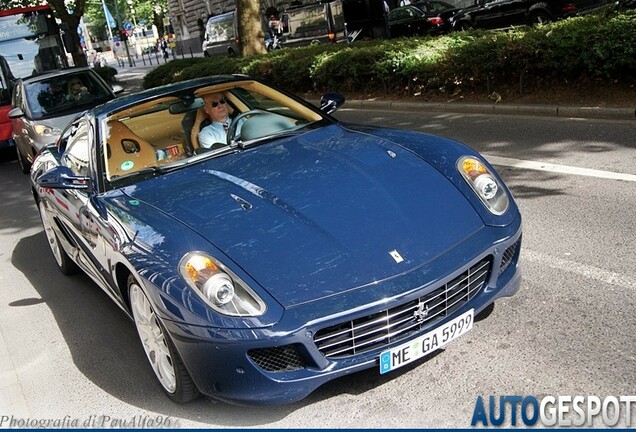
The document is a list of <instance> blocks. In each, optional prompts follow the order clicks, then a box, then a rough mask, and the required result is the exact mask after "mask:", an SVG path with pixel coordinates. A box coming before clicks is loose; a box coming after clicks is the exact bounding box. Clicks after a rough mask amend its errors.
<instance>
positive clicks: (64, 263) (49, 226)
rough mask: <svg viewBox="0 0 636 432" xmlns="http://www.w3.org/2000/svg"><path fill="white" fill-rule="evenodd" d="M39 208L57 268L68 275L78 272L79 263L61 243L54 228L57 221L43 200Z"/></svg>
mask: <svg viewBox="0 0 636 432" xmlns="http://www.w3.org/2000/svg"><path fill="white" fill-rule="evenodd" d="M38 210H39V211H40V219H42V226H43V227H44V234H45V235H46V240H47V243H48V244H49V248H51V253H52V254H53V258H55V263H56V264H57V268H59V269H60V271H61V272H62V274H64V275H66V276H70V275H73V274H75V273H77V272H78V271H79V267H78V266H77V264H75V262H74V261H73V260H72V259H71V257H69V256H68V254H67V253H66V251H65V250H64V248H63V247H62V245H61V244H60V239H59V238H58V237H57V234H56V233H55V230H53V224H54V223H55V222H54V221H53V219H52V217H51V216H50V215H49V214H48V212H47V211H46V207H45V206H44V203H43V202H42V201H41V200H40V201H38Z"/></svg>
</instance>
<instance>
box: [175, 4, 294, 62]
mask: <svg viewBox="0 0 636 432" xmlns="http://www.w3.org/2000/svg"><path fill="white" fill-rule="evenodd" d="M289 5H290V1H288V0H282V1H277V0H261V9H262V11H263V14H265V12H266V11H267V10H268V9H269V8H272V7H273V8H276V9H277V10H279V11H282V10H283V9H284V8H286V7H288V6H289ZM168 8H169V13H170V23H171V24H172V28H173V29H174V32H175V36H176V43H177V48H176V49H177V53H176V54H177V55H181V54H182V53H183V54H184V55H186V56H188V55H190V53H191V52H192V53H200V52H201V44H202V42H203V35H204V34H205V23H206V22H207V20H208V18H209V17H211V16H214V15H219V14H222V13H225V12H230V11H232V10H234V9H236V1H235V0H169V1H168Z"/></svg>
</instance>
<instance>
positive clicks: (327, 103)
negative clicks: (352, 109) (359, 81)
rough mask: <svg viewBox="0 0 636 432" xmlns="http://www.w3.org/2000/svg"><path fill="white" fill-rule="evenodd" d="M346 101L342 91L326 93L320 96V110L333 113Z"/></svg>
mask: <svg viewBox="0 0 636 432" xmlns="http://www.w3.org/2000/svg"><path fill="white" fill-rule="evenodd" d="M344 103H345V97H344V96H343V95H341V94H340V93H325V94H324V95H323V96H322V97H321V98H320V111H322V112H324V113H327V114H331V113H333V112H335V111H336V110H337V109H338V108H340V107H341V106H342V105H344Z"/></svg>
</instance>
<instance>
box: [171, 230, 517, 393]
mask: <svg viewBox="0 0 636 432" xmlns="http://www.w3.org/2000/svg"><path fill="white" fill-rule="evenodd" d="M519 222H520V221H519V220H517V221H515V223H513V224H512V225H511V226H510V227H508V228H507V229H505V230H504V231H505V233H514V234H513V235H512V236H511V237H510V238H508V239H507V240H506V241H504V242H503V243H500V244H499V245H498V246H493V247H491V248H489V249H488V250H485V251H480V252H481V253H478V252H479V251H478V248H477V247H472V246H471V245H475V246H477V245H481V244H483V243H481V242H482V241H484V240H491V239H492V238H493V237H497V236H498V235H501V234H503V233H504V232H502V230H501V229H499V228H484V229H483V230H481V231H480V232H479V233H478V234H477V235H475V236H474V237H473V238H470V239H468V240H467V241H466V242H465V243H463V244H461V245H458V247H457V248H455V249H454V250H452V251H449V254H448V255H446V256H444V257H440V258H439V259H438V260H435V261H434V262H432V263H430V264H429V265H427V266H423V267H422V268H419V269H417V270H415V271H413V272H410V273H408V274H406V275H402V276H400V277H398V278H394V279H392V280H389V281H385V282H383V283H378V284H373V285H371V286H369V287H366V288H367V289H364V290H359V291H356V293H355V294H356V295H355V296H351V293H348V294H347V295H342V296H334V297H330V298H327V299H323V300H319V301H316V302H312V303H309V304H305V305H300V306H298V307H294V308H290V309H288V310H286V311H285V313H284V316H283V317H282V319H281V321H280V322H278V323H277V324H276V326H275V327H272V328H263V329H250V330H240V329H226V330H222V329H214V332H213V333H212V332H210V331H208V330H210V329H207V328H201V327H197V328H194V327H193V326H191V325H185V324H182V323H172V322H170V323H168V325H169V326H170V328H171V331H172V332H174V334H176V335H178V336H177V337H176V343H177V346H178V348H179V351H180V353H181V355H182V356H183V357H184V358H185V359H187V362H188V364H190V365H191V366H192V367H191V369H189V371H190V373H191V375H192V376H193V378H194V379H195V382H196V383H197V385H198V386H199V389H200V390H201V391H202V392H204V393H206V394H210V395H213V396H214V397H215V398H219V399H222V400H225V401H227V402H231V403H241V404H256V405H260V404H286V403H291V402H295V401H297V400H300V399H302V398H304V397H306V396H307V395H308V394H310V393H311V392H312V391H314V390H315V389H316V388H317V387H319V386H320V385H322V384H324V383H325V382H327V381H329V380H331V379H333V378H336V377H339V376H344V375H347V374H350V373H352V372H355V371H359V370H363V369H368V368H378V363H377V358H378V355H379V353H380V350H375V351H371V352H367V353H363V354H360V355H357V356H352V357H349V358H345V359H337V360H333V361H329V360H325V358H324V357H323V356H322V355H321V354H320V353H319V352H318V351H317V349H316V348H315V345H314V343H313V340H312V335H313V334H314V333H315V332H316V331H317V330H319V329H320V328H325V327H328V326H330V325H332V324H335V323H340V322H346V321H349V320H351V319H355V318H358V317H360V316H364V315H366V314H371V313H373V312H374V311H378V310H384V309H387V308H389V307H391V306H392V305H394V304H401V303H405V302H407V301H410V300H412V299H413V298H417V297H418V296H419V295H421V294H422V293H423V292H426V291H427V290H430V289H431V288H432V287H435V286H439V285H440V284H441V283H443V282H445V281H447V280H450V279H452V278H453V276H454V275H456V274H457V271H454V272H453V269H455V268H456V267H455V266H454V263H456V262H457V261H458V260H460V261H461V260H464V259H465V257H466V254H467V251H469V250H470V253H477V255H478V257H481V256H484V255H487V254H493V255H497V254H498V255H499V258H500V254H501V253H502V252H503V250H504V249H505V248H506V247H508V246H509V245H511V244H513V243H515V242H516V241H517V240H518V239H519V236H520V223H519ZM515 229H517V231H516V232H515ZM495 250H498V252H496V251H495ZM517 259H518V252H517V255H516V257H515V259H514V265H513V266H511V267H509V268H508V269H507V270H506V271H505V272H504V273H503V274H502V275H501V276H499V277H497V274H496V272H494V273H493V274H491V277H490V279H489V284H488V286H487V287H486V288H485V289H484V290H483V292H482V293H480V294H479V295H478V296H477V297H476V298H475V299H473V300H472V301H471V303H470V304H469V305H467V306H465V307H463V308H462V309H460V310H459V311H457V314H460V313H463V312H464V311H466V310H468V309H470V308H474V309H475V313H479V312H480V311H481V310H483V309H484V308H485V307H486V306H487V305H489V304H490V303H492V302H493V301H495V300H496V299H497V298H500V297H504V296H512V295H514V294H515V293H516V292H517V290H518V289H519V285H520V279H521V275H520V272H519V271H518V270H517V268H516V264H517ZM476 260H477V259H475V260H472V261H467V265H470V264H471V263H472V262H474V261H476ZM494 268H497V260H495V263H494ZM444 275H446V276H445V277H444ZM427 280H430V281H431V282H429V283H427V284H426V285H425V286H423V287H422V286H420V287H418V284H419V283H420V282H423V281H427ZM409 286H413V287H418V289H417V290H414V291H412V292H407V294H401V293H404V292H405V287H409ZM356 308H357V309H358V311H357V312H356V311H355V309H356ZM449 319H452V317H450V318H448V319H446V320H444V321H447V320H449ZM306 322H308V324H305V323H306ZM442 322H443V321H442ZM442 322H437V323H435V325H434V326H432V327H436V326H439V325H441V323H442ZM427 330H429V328H427V329H424V330H422V332H420V333H418V334H422V333H424V332H426V331H427ZM230 340H231V341H230ZM406 340H408V339H406ZM404 341H405V340H401V341H400V342H401V343H403V342H404ZM290 344H297V346H300V347H302V348H301V352H302V353H303V354H304V355H305V356H306V358H307V359H308V366H307V368H305V369H302V370H299V371H293V372H275V373H270V372H265V371H263V370H262V369H260V368H259V367H257V366H256V365H255V364H254V363H252V361H251V360H250V358H249V356H248V355H247V353H248V351H249V350H250V349H255V348H265V347H272V346H284V345H290ZM218 364H222V365H224V367H223V368H215V367H211V365H218ZM378 373H379V372H378Z"/></svg>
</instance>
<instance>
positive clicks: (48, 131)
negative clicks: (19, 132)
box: [33, 124, 62, 137]
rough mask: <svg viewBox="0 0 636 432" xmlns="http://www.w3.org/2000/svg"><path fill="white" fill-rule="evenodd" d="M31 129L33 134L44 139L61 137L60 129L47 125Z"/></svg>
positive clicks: (38, 125)
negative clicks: (33, 131)
mask: <svg viewBox="0 0 636 432" xmlns="http://www.w3.org/2000/svg"><path fill="white" fill-rule="evenodd" d="M33 129H34V130H35V133H37V134H38V135H42V136H45V137H48V136H57V135H62V130H61V129H60V128H56V127H51V126H47V125H42V124H37V125H35V126H33Z"/></svg>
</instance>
